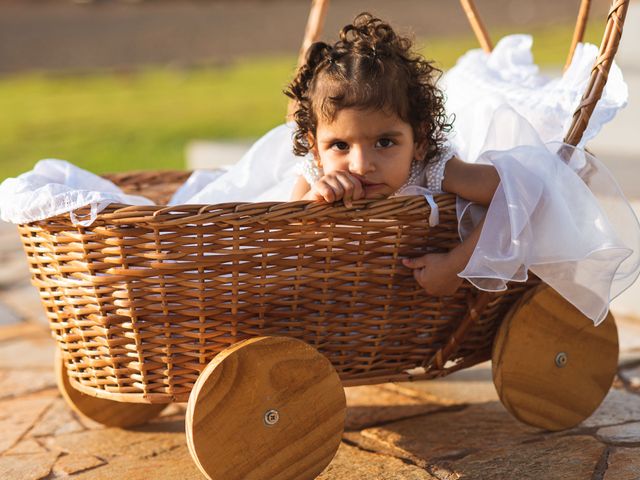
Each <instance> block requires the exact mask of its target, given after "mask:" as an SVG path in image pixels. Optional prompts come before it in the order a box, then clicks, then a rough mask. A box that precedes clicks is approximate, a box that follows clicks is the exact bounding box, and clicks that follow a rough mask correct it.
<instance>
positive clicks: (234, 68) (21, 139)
mask: <svg viewBox="0 0 640 480" xmlns="http://www.w3.org/2000/svg"><path fill="white" fill-rule="evenodd" d="M579 4H580V1H579V0H536V1H531V0H477V1H476V5H477V7H478V9H479V11H480V13H481V15H482V17H483V19H484V21H485V23H486V24H487V26H488V29H489V32H490V34H491V36H492V39H493V40H494V42H495V41H497V40H498V39H499V38H500V37H501V36H503V35H505V34H508V33H516V32H529V33H532V34H533V35H534V56H535V60H536V61H537V62H538V64H539V65H540V66H541V68H542V69H544V70H547V71H549V72H552V73H553V72H557V73H559V72H560V69H561V67H562V65H563V63H564V61H565V58H566V54H567V49H568V46H569V44H570V40H571V36H572V32H573V26H574V23H575V19H576V16H577V12H578V8H579ZM609 4H610V2H609V1H608V0H594V1H593V2H592V13H591V20H590V22H589V28H588V30H587V33H586V40H587V41H590V42H592V43H596V44H599V43H600V38H601V36H602V32H603V29H604V19H605V15H606V11H607V9H608V6H609ZM636 5H637V4H636ZM309 6H310V1H306V0H233V1H231V0H208V1H207V0H192V1H177V0H173V1H172V0H147V1H140V0H138V1H135V0H93V1H91V0H76V1H70V0H49V1H46V0H0V181H1V180H2V179H4V178H5V177H7V176H15V175H17V174H19V173H21V172H24V171H26V170H29V169H30V168H32V166H33V165H34V164H35V162H36V161H37V160H39V159H41V158H61V159H65V160H69V161H71V162H73V163H75V164H76V165H79V166H81V167H84V168H87V169H89V170H91V171H93V172H96V173H104V172H117V171H126V170H139V169H183V168H186V167H187V161H186V156H187V153H186V152H187V150H188V148H187V147H188V146H191V147H194V145H200V146H202V144H201V143H200V144H197V143H195V144H194V142H193V140H194V139H206V140H209V141H218V142H220V141H222V143H224V142H225V141H227V142H228V141H231V140H233V141H234V143H232V145H234V144H237V145H240V146H242V145H246V144H248V142H249V141H250V140H251V139H253V138H256V137H258V136H260V135H261V134H263V133H265V132H266V131H267V130H268V129H270V128H271V127H273V126H275V125H277V124H279V123H281V122H282V121H283V119H284V115H285V112H286V104H287V99H286V97H285V96H284V95H283V94H282V90H283V88H284V87H285V86H286V84H287V82H288V81H289V80H290V79H291V78H292V75H293V72H294V67H295V62H296V56H297V52H298V48H299V46H300V43H301V40H302V37H303V33H304V27H305V23H306V17H307V14H308V9H309ZM365 10H366V11H370V12H371V13H374V14H376V15H378V16H380V17H382V18H384V19H386V20H388V21H390V22H391V23H392V24H393V25H394V26H397V27H398V29H399V30H401V31H403V32H405V33H407V32H412V33H413V34H414V35H415V38H416V41H417V44H418V45H419V46H420V49H421V50H422V53H423V54H424V55H425V56H426V57H428V58H433V59H435V60H436V61H437V63H438V64H439V65H440V66H441V68H443V69H446V68H449V67H451V66H452V65H454V64H455V61H456V59H457V58H458V57H459V56H460V55H461V54H462V53H464V52H465V51H466V50H468V49H469V48H475V47H477V42H476V40H475V37H473V35H472V33H471V30H470V28H469V26H468V24H467V21H466V18H465V16H464V14H463V11H462V9H461V7H460V5H459V3H458V2H457V1H443V0H396V1H393V2H389V1H383V0H366V1H365V0H335V1H333V2H332V3H331V5H330V8H329V13H328V17H327V21H326V25H325V32H326V35H325V38H327V39H333V38H335V36H336V34H337V32H338V30H339V28H340V27H341V26H343V25H344V24H346V23H348V22H349V21H350V20H351V19H352V18H353V17H354V16H355V15H356V14H357V13H359V12H361V11H365ZM629 29H630V28H627V31H625V35H626V34H627V32H628V30H629ZM205 147H206V144H205ZM196 150H197V149H196ZM205 150H206V148H205ZM206 151H210V150H206ZM191 152H192V153H191V155H193V154H194V153H193V152H194V150H193V148H191ZM192 166H193V164H192Z"/></svg>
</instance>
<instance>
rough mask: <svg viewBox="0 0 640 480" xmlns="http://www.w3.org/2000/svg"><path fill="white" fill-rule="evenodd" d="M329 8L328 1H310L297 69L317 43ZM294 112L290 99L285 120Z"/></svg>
mask: <svg viewBox="0 0 640 480" xmlns="http://www.w3.org/2000/svg"><path fill="white" fill-rule="evenodd" d="M328 8H329V0H312V1H311V10H309V18H308V19H307V26H306V28H305V30H304V39H303V40H302V46H301V47H300V52H299V53H298V64H297V68H299V67H300V65H302V64H303V63H304V60H305V56H306V55H307V50H309V47H310V46H311V44H312V43H314V42H317V41H318V39H319V38H320V35H321V34H322V30H323V28H324V19H325V17H326V16H327V9H328ZM295 111H296V102H295V101H294V100H293V99H292V100H289V104H288V106H287V118H291V117H292V116H293V114H294V112H295Z"/></svg>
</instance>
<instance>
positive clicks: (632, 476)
mask: <svg viewBox="0 0 640 480" xmlns="http://www.w3.org/2000/svg"><path fill="white" fill-rule="evenodd" d="M608 464H609V466H608V467H607V470H606V472H605V474H604V477H603V480H638V478H640V448H619V447H616V448H612V449H611V452H610V453H609V459H608Z"/></svg>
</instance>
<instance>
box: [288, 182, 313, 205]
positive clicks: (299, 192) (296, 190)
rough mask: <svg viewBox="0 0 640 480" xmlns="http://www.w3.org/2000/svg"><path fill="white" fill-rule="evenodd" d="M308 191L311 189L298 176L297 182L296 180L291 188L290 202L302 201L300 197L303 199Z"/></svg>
mask: <svg viewBox="0 0 640 480" xmlns="http://www.w3.org/2000/svg"><path fill="white" fill-rule="evenodd" d="M309 190H311V187H309V184H308V183H307V181H306V180H305V178H304V177H303V176H302V175H300V176H299V177H298V180H296V183H295V185H294V186H293V192H292V193H291V201H292V202H295V201H296V200H302V197H304V196H305V194H306V193H307V192H308V191H309Z"/></svg>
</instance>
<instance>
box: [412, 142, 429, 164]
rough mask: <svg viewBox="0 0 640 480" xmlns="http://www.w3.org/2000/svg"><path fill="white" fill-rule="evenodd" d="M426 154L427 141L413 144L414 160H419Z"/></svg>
mask: <svg viewBox="0 0 640 480" xmlns="http://www.w3.org/2000/svg"><path fill="white" fill-rule="evenodd" d="M426 155H427V141H426V140H423V141H422V142H416V143H414V144H413V158H414V160H417V161H421V160H424V157H425V156H426Z"/></svg>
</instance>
